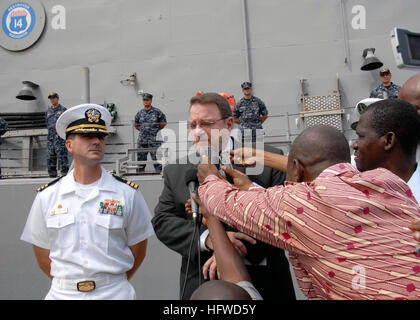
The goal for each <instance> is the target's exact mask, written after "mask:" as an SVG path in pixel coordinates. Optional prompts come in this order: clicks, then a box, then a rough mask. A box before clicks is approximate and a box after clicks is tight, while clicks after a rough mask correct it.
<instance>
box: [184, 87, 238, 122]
mask: <svg viewBox="0 0 420 320" xmlns="http://www.w3.org/2000/svg"><path fill="white" fill-rule="evenodd" d="M196 103H200V104H210V103H215V104H216V105H217V108H218V109H219V111H220V115H221V116H222V118H223V119H226V118H229V117H231V116H232V110H231V108H230V106H229V102H228V101H227V99H226V98H225V97H223V96H221V95H220V94H218V93H215V92H207V93H203V94H202V95H200V96H194V97H192V98H191V100H190V108H191V106H192V105H193V104H196Z"/></svg>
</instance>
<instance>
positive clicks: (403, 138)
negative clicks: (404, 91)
mask: <svg viewBox="0 0 420 320" xmlns="http://www.w3.org/2000/svg"><path fill="white" fill-rule="evenodd" d="M368 112H369V113H370V115H369V116H370V125H371V126H372V128H373V129H374V130H375V131H376V133H378V134H379V135H380V136H383V135H385V134H386V133H388V132H394V133H395V136H396V137H397V139H398V141H399V143H400V145H401V148H402V149H403V152H404V154H405V155H406V156H412V155H413V154H415V153H416V149H417V145H418V143H419V141H420V115H419V114H418V112H417V110H416V108H415V107H414V106H413V105H412V104H411V103H409V102H407V101H404V100H401V99H386V100H381V101H378V102H375V103H372V104H371V105H370V106H368V107H367V108H366V110H365V111H364V113H368Z"/></svg>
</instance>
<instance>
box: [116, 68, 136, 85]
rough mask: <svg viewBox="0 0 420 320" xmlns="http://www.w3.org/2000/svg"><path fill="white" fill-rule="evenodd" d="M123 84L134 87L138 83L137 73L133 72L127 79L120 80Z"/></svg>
mask: <svg viewBox="0 0 420 320" xmlns="http://www.w3.org/2000/svg"><path fill="white" fill-rule="evenodd" d="M120 83H121V84H122V85H123V86H130V87H134V86H135V85H136V83H137V74H136V73H135V72H133V73H132V74H130V76H129V77H128V78H127V79H123V80H121V81H120Z"/></svg>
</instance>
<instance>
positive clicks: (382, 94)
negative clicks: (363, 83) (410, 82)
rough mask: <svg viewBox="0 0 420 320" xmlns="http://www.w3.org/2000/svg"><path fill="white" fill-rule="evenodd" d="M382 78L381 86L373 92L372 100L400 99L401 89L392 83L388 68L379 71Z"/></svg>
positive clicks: (371, 94)
mask: <svg viewBox="0 0 420 320" xmlns="http://www.w3.org/2000/svg"><path fill="white" fill-rule="evenodd" d="M379 76H380V77H381V81H382V83H381V85H380V86H379V87H377V88H375V89H373V90H372V92H371V93H370V98H379V99H398V95H399V94H400V91H401V87H400V86H399V85H396V84H394V83H393V82H391V78H392V74H391V71H390V70H389V69H388V68H382V69H381V70H380V71H379Z"/></svg>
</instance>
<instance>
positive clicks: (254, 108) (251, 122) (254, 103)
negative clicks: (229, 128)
mask: <svg viewBox="0 0 420 320" xmlns="http://www.w3.org/2000/svg"><path fill="white" fill-rule="evenodd" d="M267 114H268V111H267V107H266V106H265V104H264V102H263V101H262V100H261V99H259V98H257V97H254V96H252V97H251V99H245V98H242V99H241V100H239V102H238V103H237V104H236V105H235V107H234V108H233V117H234V118H237V119H239V121H240V125H239V128H240V129H241V132H242V136H244V129H252V139H253V140H255V137H256V129H262V128H263V127H262V123H261V117H263V116H265V115H267Z"/></svg>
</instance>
